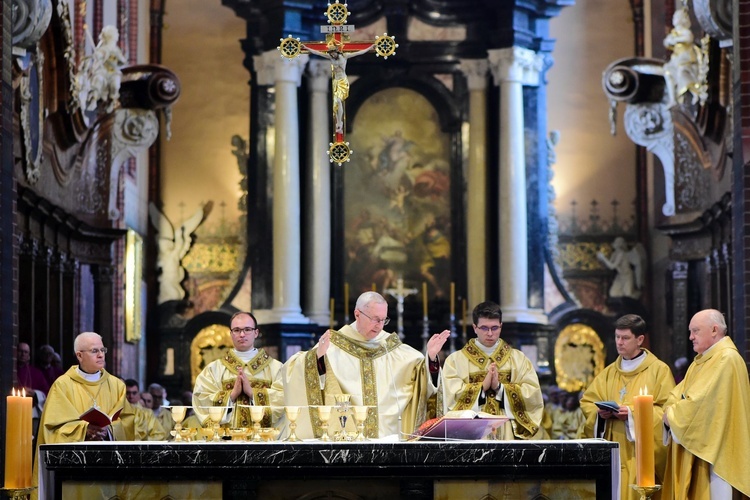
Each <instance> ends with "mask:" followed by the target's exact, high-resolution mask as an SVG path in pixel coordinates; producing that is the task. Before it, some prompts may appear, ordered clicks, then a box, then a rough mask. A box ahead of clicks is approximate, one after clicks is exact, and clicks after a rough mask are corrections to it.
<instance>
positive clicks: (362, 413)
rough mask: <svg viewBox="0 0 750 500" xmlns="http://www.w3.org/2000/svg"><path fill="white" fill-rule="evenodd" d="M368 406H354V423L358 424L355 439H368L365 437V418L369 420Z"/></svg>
mask: <svg viewBox="0 0 750 500" xmlns="http://www.w3.org/2000/svg"><path fill="white" fill-rule="evenodd" d="M367 408H368V407H367V406H352V413H353V414H354V423H355V424H357V437H355V438H354V440H355V441H367V438H366V437H365V420H367Z"/></svg>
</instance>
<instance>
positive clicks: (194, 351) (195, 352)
mask: <svg viewBox="0 0 750 500" xmlns="http://www.w3.org/2000/svg"><path fill="white" fill-rule="evenodd" d="M231 347H232V337H231V336H230V334H229V327H228V326H226V325H211V326H207V327H205V328H203V329H202V330H201V331H200V332H198V335H196V336H195V338H194V339H193V341H192V342H191V343H190V377H191V381H192V382H191V385H195V379H196V378H198V374H199V373H200V372H201V371H202V370H203V369H204V368H205V367H206V365H208V364H209V363H210V362H211V361H214V360H216V359H221V358H222V357H224V354H225V353H226V351H227V350H229V349H231Z"/></svg>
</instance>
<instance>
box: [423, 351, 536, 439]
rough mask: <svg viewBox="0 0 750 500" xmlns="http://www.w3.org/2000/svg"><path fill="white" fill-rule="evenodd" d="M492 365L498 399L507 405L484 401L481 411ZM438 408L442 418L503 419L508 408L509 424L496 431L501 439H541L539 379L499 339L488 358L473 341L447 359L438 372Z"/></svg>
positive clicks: (528, 363) (519, 355)
mask: <svg viewBox="0 0 750 500" xmlns="http://www.w3.org/2000/svg"><path fill="white" fill-rule="evenodd" d="M493 362H494V363H495V366H496V367H497V372H498V379H499V381H500V386H501V388H500V390H499V391H498V396H499V395H500V394H501V393H504V396H503V398H507V401H505V400H504V401H503V402H501V401H499V400H498V399H496V398H487V399H486V400H485V403H484V404H483V405H482V407H481V408H480V407H479V395H480V393H481V392H482V382H483V380H484V378H485V377H486V376H487V371H488V369H489V366H490V363H493ZM437 407H438V412H439V413H440V412H442V413H441V415H442V414H444V413H445V412H447V411H452V410H474V411H480V410H481V411H483V412H486V413H490V414H492V415H506V414H507V413H506V408H509V409H510V415H509V416H510V417H511V420H510V421H509V422H507V423H506V424H505V425H504V426H503V427H502V428H501V429H500V430H498V437H499V438H500V439H532V438H537V439H540V438H541V437H542V433H543V430H542V428H541V423H542V414H543V411H544V400H543V399H542V390H541V388H540V387H539V378H538V377H537V375H536V371H534V366H533V365H532V364H531V361H529V358H527V357H526V356H525V355H524V354H523V353H522V352H521V351H519V350H518V349H513V348H512V347H511V346H510V345H508V343H506V342H505V341H504V340H503V339H498V341H497V347H496V348H495V351H494V352H493V353H492V354H491V355H489V356H488V355H487V354H485V352H484V351H483V350H482V349H481V348H479V347H478V346H477V340H476V339H471V340H469V342H467V343H466V345H465V346H464V347H463V349H461V350H460V351H458V352H454V353H453V354H451V355H450V356H448V357H447V358H446V360H445V365H444V366H443V369H442V371H441V378H440V390H439V391H438V405H437Z"/></svg>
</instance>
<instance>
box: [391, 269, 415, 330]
mask: <svg viewBox="0 0 750 500" xmlns="http://www.w3.org/2000/svg"><path fill="white" fill-rule="evenodd" d="M417 292H419V290H417V289H416V288H404V280H403V278H399V279H397V280H396V288H386V289H385V290H383V293H386V294H388V295H390V296H392V297H394V298H395V299H396V314H397V319H398V321H397V322H396V324H397V325H398V326H397V327H396V331H397V333H398V338H400V339H401V340H404V298H405V297H408V296H409V295H414V294H415V293H417Z"/></svg>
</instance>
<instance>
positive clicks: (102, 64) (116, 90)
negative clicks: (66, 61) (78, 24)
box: [78, 26, 128, 113]
mask: <svg viewBox="0 0 750 500" xmlns="http://www.w3.org/2000/svg"><path fill="white" fill-rule="evenodd" d="M87 33H88V31H87ZM90 39H91V36H90V35H89V40H90ZM119 39H120V34H119V33H118V32H117V28H115V27H114V26H105V27H104V28H102V32H101V34H100V35H99V43H98V44H96V47H94V51H93V53H92V54H91V55H89V56H86V57H85V58H84V59H83V61H82V70H81V72H80V73H79V77H78V78H79V85H80V88H81V98H82V99H83V100H84V101H85V107H86V110H87V111H95V110H96V108H97V106H98V105H99V103H101V104H102V105H103V106H104V107H105V109H106V111H107V113H111V112H112V111H114V109H115V106H117V104H118V103H119V101H120V83H121V80H122V71H121V70H120V68H121V67H122V66H124V65H125V64H127V62H128V60H127V58H126V57H125V55H124V54H123V53H122V51H121V50H120V47H118V46H117V41H118V40H119ZM93 43H94V42H93V40H91V44H92V45H93Z"/></svg>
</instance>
